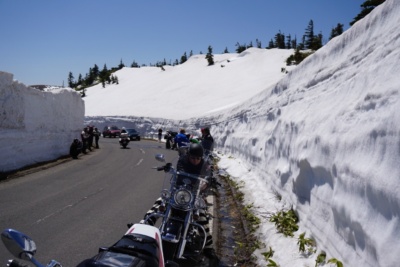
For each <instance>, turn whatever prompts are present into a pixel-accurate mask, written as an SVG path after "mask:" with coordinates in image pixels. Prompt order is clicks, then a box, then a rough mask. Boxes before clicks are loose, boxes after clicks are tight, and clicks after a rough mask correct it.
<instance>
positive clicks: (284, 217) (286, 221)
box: [269, 209, 299, 236]
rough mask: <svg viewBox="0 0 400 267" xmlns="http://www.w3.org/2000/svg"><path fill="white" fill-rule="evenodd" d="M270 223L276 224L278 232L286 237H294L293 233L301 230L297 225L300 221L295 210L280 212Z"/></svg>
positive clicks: (272, 217)
mask: <svg viewBox="0 0 400 267" xmlns="http://www.w3.org/2000/svg"><path fill="white" fill-rule="evenodd" d="M269 221H270V222H273V223H275V226H276V228H277V230H278V232H279V233H282V234H283V235H285V236H293V232H296V231H297V230H298V229H299V226H298V225H297V223H298V221H299V219H298V217H297V215H296V213H295V212H294V210H293V209H290V210H288V211H282V210H281V211H278V212H277V213H275V214H274V215H272V216H271V218H270V219H269Z"/></svg>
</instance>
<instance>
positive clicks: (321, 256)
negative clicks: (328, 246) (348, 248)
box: [315, 251, 326, 267]
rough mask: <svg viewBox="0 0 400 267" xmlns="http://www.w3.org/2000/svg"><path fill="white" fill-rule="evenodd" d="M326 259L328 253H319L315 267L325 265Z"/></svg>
mask: <svg viewBox="0 0 400 267" xmlns="http://www.w3.org/2000/svg"><path fill="white" fill-rule="evenodd" d="M325 259H326V253H325V252H323V251H322V252H321V253H319V255H318V256H317V259H316V260H315V267H317V266H318V265H319V264H322V263H324V262H325Z"/></svg>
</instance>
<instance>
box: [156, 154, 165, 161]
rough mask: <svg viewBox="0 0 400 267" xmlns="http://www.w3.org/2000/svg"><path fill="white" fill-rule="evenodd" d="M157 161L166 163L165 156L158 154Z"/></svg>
mask: <svg viewBox="0 0 400 267" xmlns="http://www.w3.org/2000/svg"><path fill="white" fill-rule="evenodd" d="M156 160H158V161H161V162H165V156H164V154H157V155H156Z"/></svg>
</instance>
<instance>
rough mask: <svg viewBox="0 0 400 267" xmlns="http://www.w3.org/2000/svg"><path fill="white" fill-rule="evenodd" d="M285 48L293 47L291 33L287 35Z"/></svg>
mask: <svg viewBox="0 0 400 267" xmlns="http://www.w3.org/2000/svg"><path fill="white" fill-rule="evenodd" d="M285 48H286V49H292V36H290V34H289V35H288V36H286V45H285Z"/></svg>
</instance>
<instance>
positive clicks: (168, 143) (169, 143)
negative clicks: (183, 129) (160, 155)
mask: <svg viewBox="0 0 400 267" xmlns="http://www.w3.org/2000/svg"><path fill="white" fill-rule="evenodd" d="M177 134H178V133H177V132H171V131H167V133H166V134H165V135H164V139H165V148H166V149H176V144H175V142H174V138H175V136H176V135H177Z"/></svg>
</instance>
